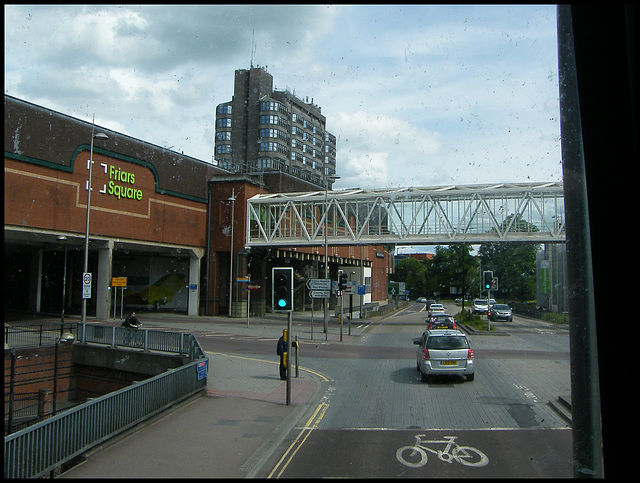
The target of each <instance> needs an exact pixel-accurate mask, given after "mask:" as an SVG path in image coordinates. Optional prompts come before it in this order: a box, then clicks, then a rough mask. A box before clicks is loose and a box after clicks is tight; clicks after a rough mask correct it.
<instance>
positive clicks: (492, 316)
mask: <svg viewBox="0 0 640 483" xmlns="http://www.w3.org/2000/svg"><path fill="white" fill-rule="evenodd" d="M487 315H488V317H489V320H506V321H507V322H511V321H513V312H511V308H510V307H509V306H508V305H505V304H495V305H492V306H491V308H490V309H489V313H488V314H487Z"/></svg>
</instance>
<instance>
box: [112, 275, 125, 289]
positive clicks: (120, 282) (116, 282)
mask: <svg viewBox="0 0 640 483" xmlns="http://www.w3.org/2000/svg"><path fill="white" fill-rule="evenodd" d="M111 286H112V287H126V286H127V277H113V278H112V279H111Z"/></svg>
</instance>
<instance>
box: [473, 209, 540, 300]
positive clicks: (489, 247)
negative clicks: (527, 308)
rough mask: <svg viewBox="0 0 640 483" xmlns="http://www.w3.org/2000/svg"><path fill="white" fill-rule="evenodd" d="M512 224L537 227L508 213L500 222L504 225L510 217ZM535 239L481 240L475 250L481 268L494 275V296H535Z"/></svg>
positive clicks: (518, 228) (517, 227)
mask: <svg viewBox="0 0 640 483" xmlns="http://www.w3.org/2000/svg"><path fill="white" fill-rule="evenodd" d="M514 216H515V217H516V220H515V222H514V226H515V228H513V227H512V231H539V230H538V228H537V227H536V226H534V225H531V224H530V223H528V222H526V221H525V220H523V219H522V216H520V215H519V214H517V215H509V216H508V217H507V218H505V220H504V222H503V223H502V228H504V227H506V226H507V225H508V224H509V223H511V220H512V219H513V217H514ZM539 249H540V245H539V244H538V243H525V242H513V243H506V242H497V243H483V244H482V246H481V247H480V250H479V251H478V253H479V255H480V256H482V270H483V271H485V270H491V271H492V272H493V275H494V276H496V277H498V280H499V283H498V291H497V293H496V298H498V297H501V298H503V299H519V300H530V299H533V298H535V296H536V254H537V252H538V250H539Z"/></svg>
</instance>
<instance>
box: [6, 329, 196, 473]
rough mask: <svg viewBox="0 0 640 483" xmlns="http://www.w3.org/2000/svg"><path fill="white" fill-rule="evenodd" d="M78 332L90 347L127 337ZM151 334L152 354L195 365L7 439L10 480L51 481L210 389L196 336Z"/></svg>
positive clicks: (118, 332)
mask: <svg viewBox="0 0 640 483" xmlns="http://www.w3.org/2000/svg"><path fill="white" fill-rule="evenodd" d="M78 329H79V330H78V333H79V336H80V337H79V338H80V340H82V339H81V337H82V336H83V335H85V339H86V342H95V343H102V344H105V343H109V344H118V345H122V344H120V343H118V342H117V341H118V336H120V335H121V332H122V331H123V330H120V329H122V328H120V327H113V328H110V327H103V326H97V325H96V326H94V325H87V326H86V329H87V330H86V334H85V333H84V331H83V330H82V326H80V325H79V326H78ZM96 329H106V330H105V331H100V330H96ZM112 329H116V330H112ZM145 332H147V333H146V335H145V337H144V339H145V341H146V343H147V347H148V348H149V350H167V351H171V352H178V353H180V354H188V355H189V358H190V360H191V362H189V363H187V364H185V365H184V366H182V367H179V368H176V369H170V370H168V371H166V372H164V373H162V374H159V375H157V376H154V377H151V378H149V379H145V380H144V381H140V382H137V383H134V384H133V385H131V386H128V387H125V388H123V389H120V390H118V391H115V392H112V393H109V394H106V395H104V396H100V397H97V398H95V399H92V400H89V401H87V402H85V403H83V404H80V405H78V406H74V407H73V408H71V409H69V410H66V411H64V412H62V413H59V414H57V415H55V416H53V417H51V418H49V419H46V420H44V421H40V422H38V423H36V424H34V425H33V426H30V427H28V428H25V429H22V430H20V431H17V432H15V433H13V434H10V435H9V436H6V437H5V438H4V477H5V478H39V477H41V476H43V475H46V474H47V473H49V472H51V471H53V470H55V469H56V468H59V467H60V466H61V465H63V464H64V463H66V462H68V461H70V460H72V459H73V458H75V457H76V456H79V455H80V454H82V453H84V452H86V451H87V450H89V449H91V448H92V447H94V446H96V445H98V444H100V443H102V442H104V441H106V440H108V439H109V438H112V437H113V436H115V435H117V434H118V433H121V432H123V431H125V430H127V429H129V428H131V427H133V426H134V425H136V424H138V423H140V422H141V421H144V420H145V419H148V418H150V417H152V416H154V415H155V414H157V413H159V412H161V411H163V410H164V409H166V408H168V407H170V406H172V405H174V404H176V403H178V402H180V401H182V400H184V399H186V398H188V397H190V396H192V395H194V394H196V393H198V392H199V391H201V390H202V389H204V388H205V387H206V385H207V380H206V369H207V365H208V359H207V357H206V356H205V353H204V351H203V350H202V348H201V347H200V344H199V343H198V341H197V339H196V338H195V337H194V336H193V335H192V334H182V333H171V332H165V333H164V334H165V335H157V336H155V335H152V334H163V333H161V332H159V331H145ZM140 333H143V331H140ZM109 337H111V338H109ZM122 337H124V336H123V335H122ZM105 338H106V339H108V341H105V340H104V339H105ZM163 348H164V349H163ZM168 348H171V349H168Z"/></svg>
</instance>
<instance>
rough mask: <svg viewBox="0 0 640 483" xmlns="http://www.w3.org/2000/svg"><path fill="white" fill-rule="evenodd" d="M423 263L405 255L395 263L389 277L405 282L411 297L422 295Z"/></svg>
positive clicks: (423, 289)
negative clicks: (393, 270)
mask: <svg viewBox="0 0 640 483" xmlns="http://www.w3.org/2000/svg"><path fill="white" fill-rule="evenodd" d="M424 269H425V267H424V265H423V264H422V263H420V261H419V260H416V259H415V258H412V257H406V258H403V259H402V260H400V261H399V262H398V263H397V264H396V269H395V273H394V274H393V275H392V276H391V277H390V278H391V279H392V280H393V281H394V282H405V283H406V289H407V290H408V291H409V294H411V296H412V297H422V296H423V295H424V293H425V292H424V291H425V287H424Z"/></svg>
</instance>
